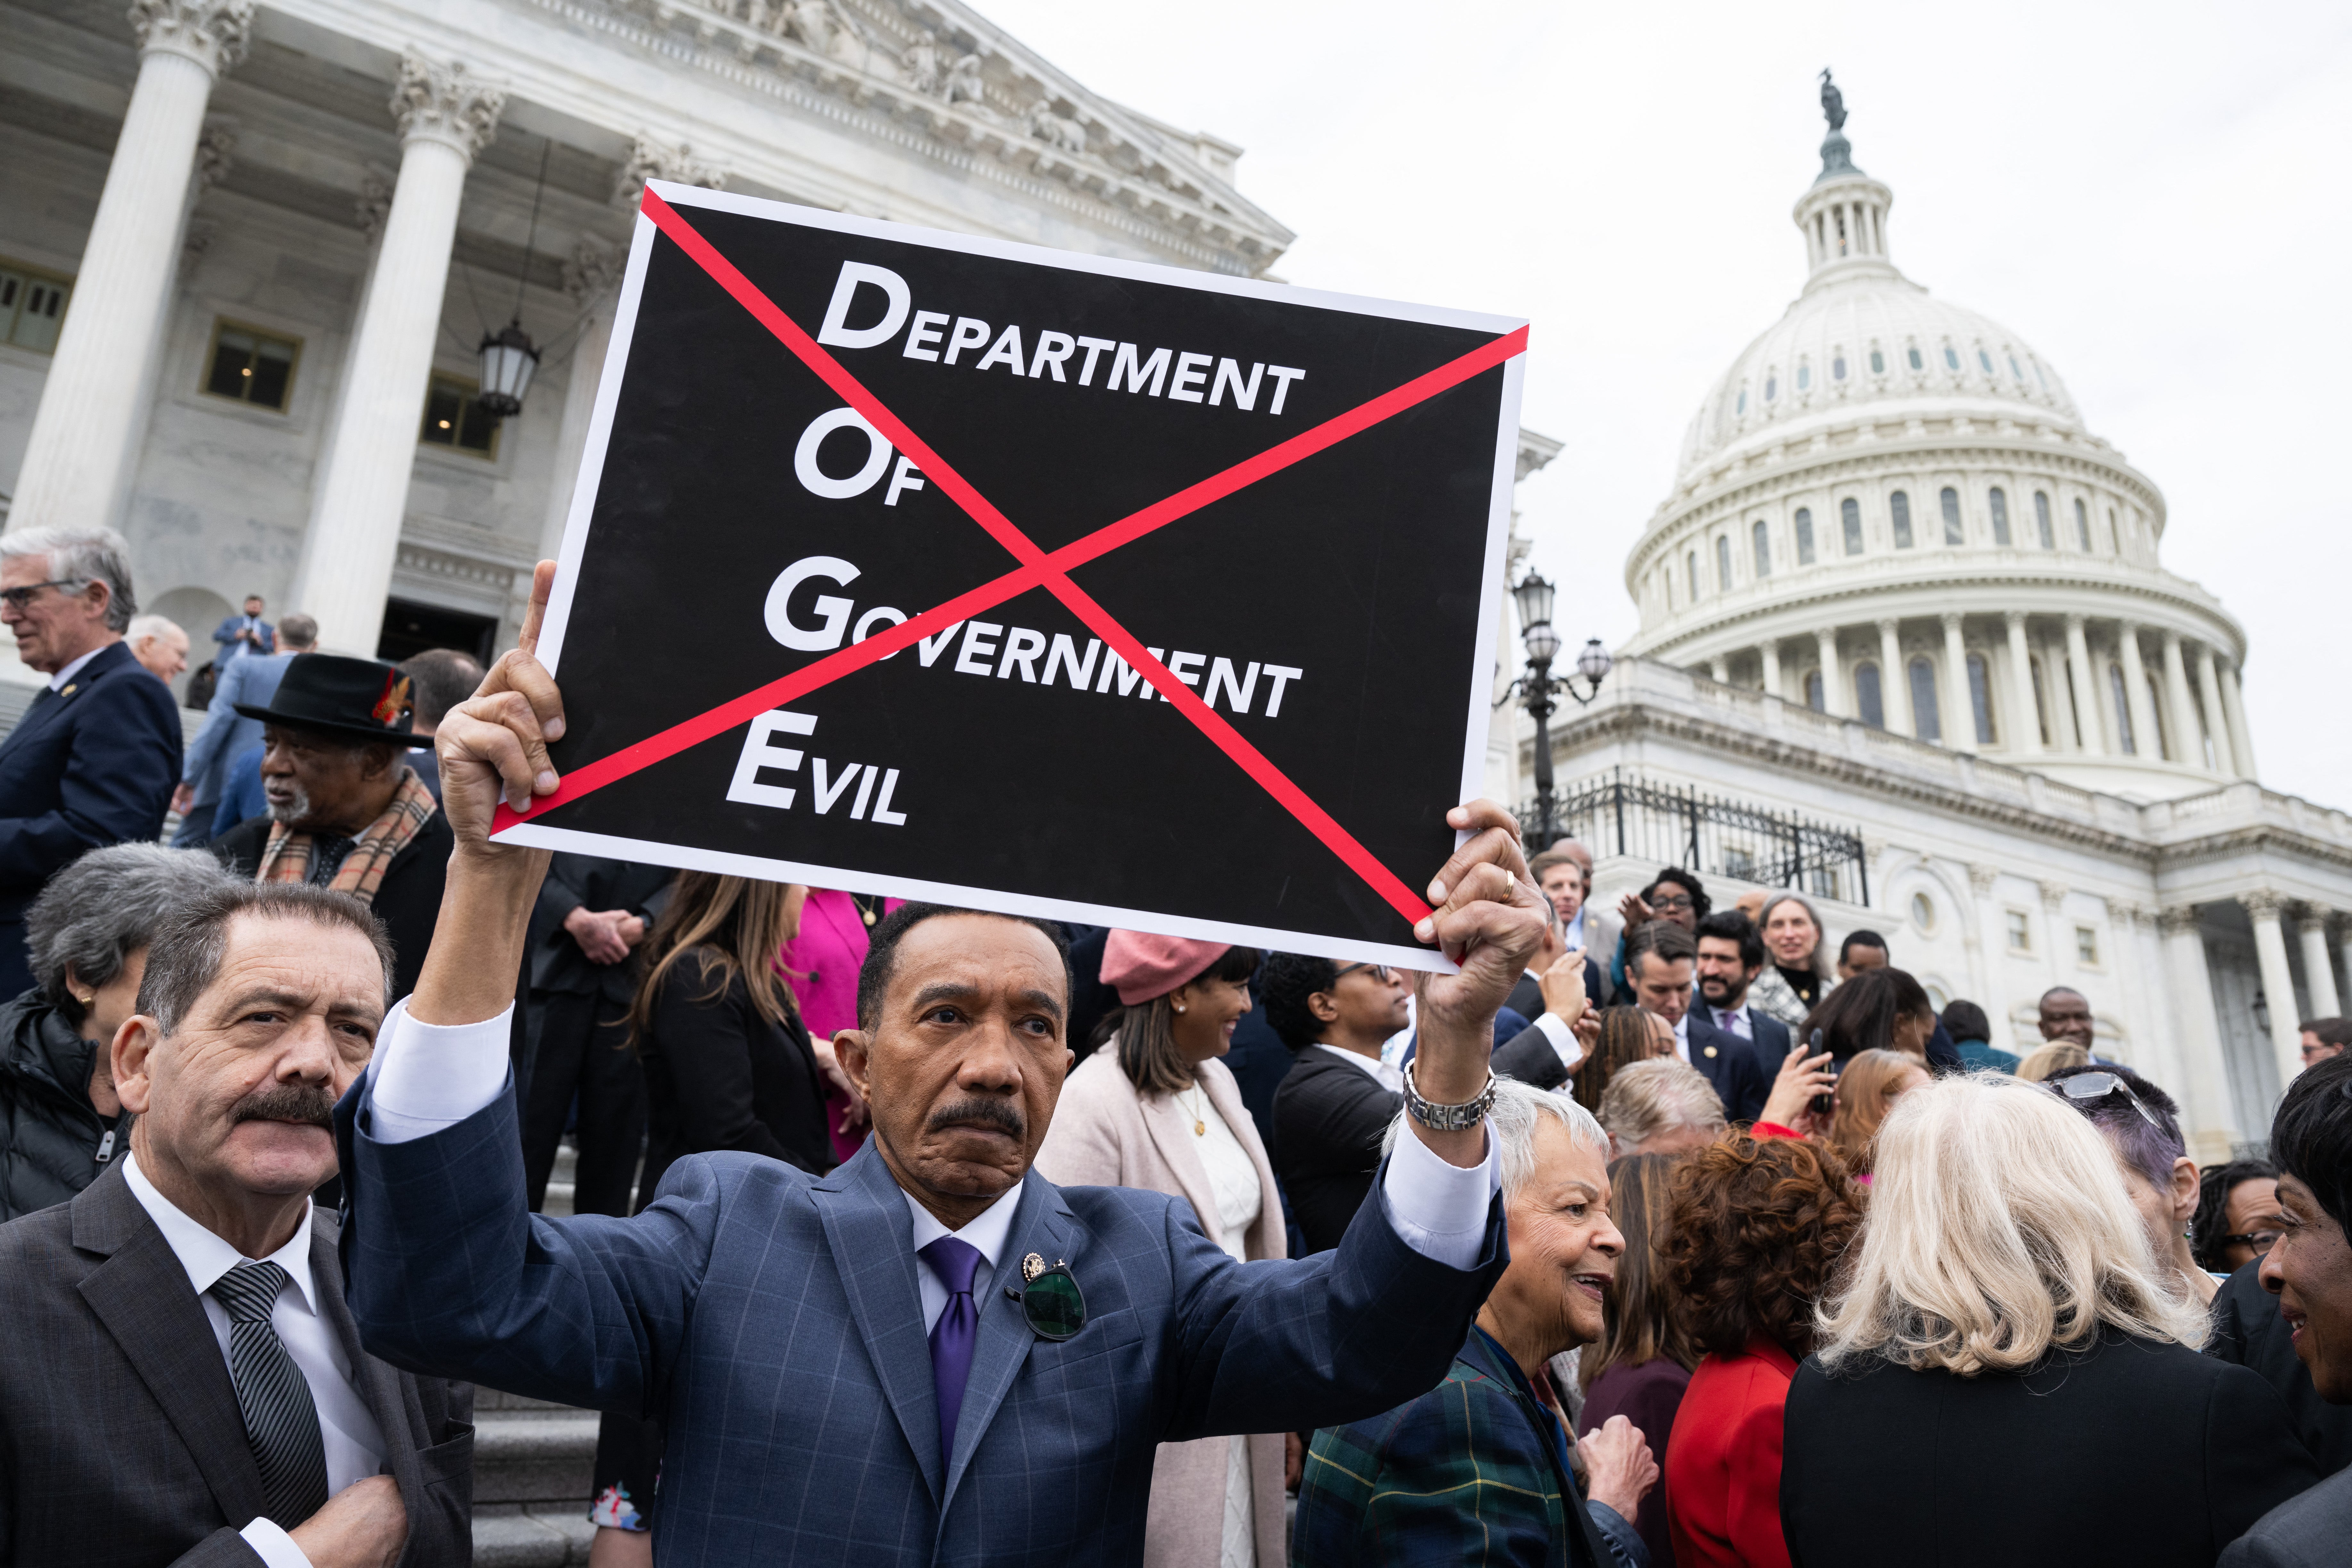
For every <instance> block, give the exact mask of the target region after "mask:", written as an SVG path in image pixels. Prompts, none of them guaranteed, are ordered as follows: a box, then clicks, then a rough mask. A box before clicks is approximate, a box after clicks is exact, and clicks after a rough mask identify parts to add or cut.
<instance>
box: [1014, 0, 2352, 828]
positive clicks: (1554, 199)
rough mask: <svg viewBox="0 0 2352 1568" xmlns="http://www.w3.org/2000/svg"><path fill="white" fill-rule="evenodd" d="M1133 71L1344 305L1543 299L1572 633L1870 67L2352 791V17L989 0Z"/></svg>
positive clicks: (1784, 252) (1893, 121)
mask: <svg viewBox="0 0 2352 1568" xmlns="http://www.w3.org/2000/svg"><path fill="white" fill-rule="evenodd" d="M978 3H979V4H980V5H981V6H982V10H983V12H984V14H985V15H987V16H989V17H990V18H991V19H992V20H993V21H995V22H997V23H999V24H1001V25H1002V26H1004V27H1006V28H1007V29H1008V30H1009V31H1011V32H1012V33H1013V35H1014V36H1016V37H1019V38H1021V39H1022V40H1023V41H1024V42H1025V43H1027V44H1029V45H1030V46H1031V47H1034V48H1036V49H1038V50H1039V51H1040V52H1042V53H1043V54H1045V56H1046V58H1049V59H1052V60H1053V61H1054V62H1055V64H1057V65H1059V66H1061V67H1062V68H1065V69H1066V70H1068V71H1070V72H1071V73H1073V74H1074V75H1076V77H1077V78H1078V79H1080V80H1082V81H1084V82H1086V83H1087V85H1088V86H1089V87H1090V88H1092V89H1095V90H1097V91H1099V92H1102V93H1105V94H1107V95H1108V96H1110V97H1112V98H1114V99H1117V100H1121V101H1124V102H1126V103H1129V104H1132V105H1133V106H1135V107H1136V108H1139V109H1141V110H1145V111H1146V112H1148V113H1150V114H1153V115H1156V116H1158V117H1159V118H1160V119H1162V120H1165V121H1170V122H1171V123H1173V124H1176V125H1179V126H1184V127H1188V128H1189V127H1198V128H1200V129H1203V130H1207V131H1212V132H1215V133H1217V134H1218V135H1220V136H1223V137H1224V138H1226V139H1227V140H1229V141H1233V142H1240V143H1241V144H1242V145H1243V146H1244V147H1245V148H1247V149H1248V152H1247V153H1246V154H1245V155H1244V158H1243V160H1242V163H1241V170H1240V184H1241V187H1242V189H1243V190H1244V192H1246V193H1247V194H1248V195H1250V197H1251V198H1252V199H1253V200H1255V201H1256V202H1258V203H1259V204H1260V205H1263V206H1265V208H1266V209H1267V210H1268V211H1270V212H1271V213H1273V214H1274V216H1276V218H1278V219H1280V220H1281V221H1282V222H1283V223H1285V224H1286V225H1287V226H1290V227H1291V228H1293V229H1295V230H1297V234H1298V240H1297V244H1296V245H1295V246H1294V247H1293V248H1292V249H1291V251H1290V252H1289V254H1288V255H1287V256H1286V257H1285V258H1283V259H1282V260H1281V261H1280V262H1279V263H1277V264H1276V268H1275V271H1276V273H1277V275H1279V276H1281V277H1284V278H1286V279H1289V280H1290V281H1292V282H1295V283H1301V284H1308V285H1313V286H1315V287H1318V288H1327V289H1345V290H1349V291H1352V292H1356V293H1363V294H1372V295H1380V296H1385V297H1389V298H1393V299H1402V300H1416V301H1426V302H1429V303H1434V304H1444V305H1455V306H1461V307H1465V308H1470V309H1476V310H1494V311H1497V312H1505V313H1509V314H1514V315H1520V316H1526V317H1528V318H1529V319H1531V320H1532V321H1533V322H1534V333H1533V338H1532V351H1531V353H1530V358H1529V364H1528V382H1527V402H1526V407H1525V411H1524V419H1525V423H1526V424H1527V425H1528V426H1529V427H1531V428H1533V429H1536V430H1538V431H1541V432H1543V433H1544V434H1546V435H1548V436H1552V437H1558V438H1559V439H1561V440H1563V441H1565V442H1566V443H1567V449H1566V451H1564V452H1563V453H1562V454H1561V456H1560V458H1559V459H1558V460H1557V461H1556V462H1554V463H1553V464H1552V466H1551V468H1549V469H1548V470H1547V471H1545V472H1544V473H1542V474H1540V475H1538V476H1537V477H1536V478H1535V479H1530V480H1529V481H1528V483H1527V484H1526V485H1524V486H1523V487H1521V489H1520V504H1521V507H1522V509H1523V513H1524V517H1523V521H1522V527H1523V528H1524V529H1525V530H1526V531H1528V532H1529V533H1530V534H1531V535H1532V536H1533V537H1534V539H1535V541H1536V551H1535V559H1536V563H1537V565H1538V567H1539V568H1540V569H1541V570H1542V571H1543V572H1544V573H1545V574H1547V575H1550V576H1553V577H1557V578H1563V579H1571V580H1581V581H1584V582H1587V583H1589V584H1590V586H1589V588H1588V589H1587V591H1586V592H1585V594H1584V596H1583V600H1582V605H1581V609H1582V613H1583V615H1584V617H1585V618H1584V619H1583V620H1582V622H1581V623H1579V621H1578V620H1577V619H1576V617H1575V616H1574V615H1572V614H1571V613H1570V612H1567V611H1565V610H1564V611H1563V613H1562V615H1561V616H1560V619H1561V620H1562V621H1563V623H1565V624H1563V626H1562V627H1561V629H1562V631H1563V632H1564V633H1565V634H1567V636H1568V637H1569V638H1570V642H1571V643H1574V642H1576V641H1580V640H1581V639H1582V638H1584V637H1588V636H1599V637H1604V638H1607V639H1608V640H1610V641H1611V642H1612V643H1614V642H1616V641H1618V640H1620V639H1622V638H1623V637H1626V636H1628V635H1629V634H1630V633H1631V632H1632V631H1633V628H1634V626H1635V617H1634V612H1633V604H1632V601H1631V600H1630V599H1629V598H1628V597H1627V595H1626V594H1625V591H1624V575H1623V572H1624V560H1625V554H1626V552H1627V550H1628V548H1629V547H1630V546H1631V545H1632V544H1633V541H1634V539H1635V538H1636V536H1637V535H1638V534H1639V533H1640V531H1641V529H1642V526H1643V523H1644V521H1646V520H1647V519H1648V518H1649V516H1650V514H1651V513H1652V511H1653V510H1654V509H1655V508H1656V506H1657V504H1658V501H1659V500H1660V499H1661V498H1663V497H1664V494H1665V493H1666V490H1667V488H1668V487H1669V485H1670V484H1671V483H1672V482H1673V479H1674V472H1673V470H1674V463H1675V456H1676V454H1677V452H1678V451H1679V449H1680V445H1681V439H1682V433H1683V430H1684V427H1685V426H1686V425H1687V424H1688V423H1689V420H1690V417H1691V415H1692V414H1693V413H1694V412H1695V411H1696V409H1697V407H1698V405H1699V402H1700V400H1701V398H1702V397H1704V396H1705V395H1706V391H1707V389H1708V387H1709V386H1710V385H1711V384H1713V382H1714V381H1715V379H1716V378H1717V376H1719V375H1720V374H1722V373H1723V371H1724V370H1725V369H1726V368H1727V366H1728V365H1729V364H1730V363H1731V361H1732V359H1733V357H1734V356H1735V355H1736V354H1738V352H1739V351H1740V350H1741V349H1742V348H1743V347H1745V346H1746V344H1747V343H1748V340H1749V339H1751V338H1752V337H1754V336H1755V335H1756V334H1757V333H1759V332H1760V331H1763V330H1764V329H1765V328H1766V327H1767V326H1769V325H1770V324H1771V322H1772V321H1775V320H1776V319H1778V318H1779V316H1780V312H1781V311H1782V310H1784V309H1785V308H1786V306H1787V305H1788V303H1789V301H1790V300H1791V299H1793V298H1794V297H1795V295H1796V292H1797V290H1798V289H1799V288H1800V287H1801V284H1802V283H1803V281H1804V251H1803V248H1802V241H1801V239H1800V237H1799V236H1798V234H1797V231H1796V229H1795V226H1793V225H1792V224H1791V223H1790V219H1789V209H1790V206H1791V205H1792V204H1793V203H1794V202H1795V201H1796V199H1797V197H1798V196H1799V195H1801V194H1802V193H1803V191H1804V189H1805V187H1806V186H1807V185H1808V184H1811V181H1812V178H1813V175H1814V174H1815V173H1816V172H1817V171H1818V170H1819V169H1820V166H1821V163H1820V157H1819V152H1818V150H1819V147H1820V144H1821V140H1822V132H1823V130H1824V127H1823V125H1822V118H1821V109H1820V105H1819V103H1818V101H1817V100H1816V97H1815V93H1816V90H1817V89H1816V84H1815V80H1814V76H1815V73H1816V72H1818V71H1819V70H1820V69H1821V68H1822V67H1823V66H1830V67H1833V68H1835V70H1836V72H1837V79H1838V82H1839V85H1840V87H1841V88H1842V89H1843V91H1844V93H1845V100H1846V107H1847V110H1848V111H1849V113H1850V115H1851V119H1850V120H1849V121H1847V124H1846V134H1847V135H1848V136H1849V137H1850V138H1851V139H1852V140H1853V157H1854V162H1855V163H1858V164H1860V165H1861V166H1862V167H1863V168H1864V169H1865V170H1867V171H1868V172H1869V173H1870V174H1874V175H1875V176H1877V177H1878V178H1879V179H1881V180H1884V181H1885V182H1886V183H1887V184H1889V185H1891V186H1892V187H1893V188H1894V191H1895V207H1894V211H1893V213H1892V215H1891V216H1890V218H1889V220H1888V225H1887V229H1888V235H1887V237H1888V243H1889V247H1890V248H1891V250H1892V252H1893V259H1894V260H1895V264H1896V265H1897V266H1899V267H1901V268H1903V269H1904V271H1905V272H1906V274H1908V275H1909V276H1910V277H1911V278H1912V279H1913V280H1915V281H1916V282H1918V283H1921V284H1924V285H1926V286H1927V288H1929V289H1933V290H1935V291H1936V292H1937V294H1939V295H1942V296H1945V297H1947V298H1949V299H1951V300H1955V301H1957V302H1958V303H1960V304H1963V305H1967V306H1969V307H1972V308H1973V309H1976V310H1980V311H1982V312H1984V313H1985V314H1987V315H1989V316H1990V317H1992V318H1993V319H1994V320H1995V321H2000V322H2001V323H2003V324H2004V325H2006V326H2008V327H2010V328H2011V330H2012V331H2015V332H2017V333H2018V334H2019V336H2020V337H2021V338H2022V340H2023V341H2024V342H2028V343H2031V344H2032V345H2033V346H2034V348H2035V349H2036V350H2038V351H2039V352H2040V353H2042V356H2043V357H2044V358H2045V359H2047V360H2048V361H2049V362H2050V363H2053V364H2054V365H2055V366H2056V367H2057V368H2058V370H2059V372H2060V373H2061V374H2063V376H2064V377H2065V378H2066V381H2067V384H2068V386H2069V388H2070V389H2071V390H2072V392H2073V393H2074V399H2075V402H2076V403H2077V405H2079V406H2080V407H2081V408H2082V410H2083V412H2084V417H2085V419H2086V420H2087V421H2088V423H2089V425H2090V427H2091V428H2092V429H2093V430H2095V432H2097V433H2098V434H2099V435H2101V436H2103V437H2105V438H2106V439H2108V440H2109V441H2112V442H2113V443H2115V445H2116V447H2119V448H2120V449H2121V450H2122V452H2123V453H2124V455H2125V457H2126V458H2127V459H2128V460H2129V461H2130V462H2131V463H2132V464H2133V465H2134V466H2136V467H2137V468H2139V469H2140V470H2141V471H2142V472H2144V473H2146V474H2147V475H2148V476H2149V477H2150V478H2151V479H2154V480H2155V481H2156V483H2157V484H2158V487H2159V488H2161V489H2162V490H2163V492H2164V494H2165V497H2166V500H2167V501H2168V505H2169V509H2170V521H2169V529H2168V533H2167V535H2166V537H2165V540H2164V545H2163V552H2164V559H2165V562H2166V563H2167V565H2168V566H2169V567H2170V569H2171V570H2172V571H2174V572H2177V573H2179V574H2183V575H2185V576H2188V577H2191V578H2194V579H2195V580H2197V581H2198V582H2200V583H2202V584H2205V586H2206V587H2208V588H2210V589H2211V590H2212V591H2213V592H2215V593H2216V594H2218V595H2221V599H2222V600H2223V602H2224V603H2225V604H2226V605H2228V607H2229V608H2230V610H2231V612H2232V613H2234V614H2235V615H2236V616H2238V618H2239V620H2240V621H2241V622H2242V623H2243V624H2244V625H2245V626H2246V627H2247V628H2248V630H2249V632H2250V634H2251V637H2252V652H2251V653H2250V655H2249V657H2248V659H2247V666H2246V692H2247V701H2248V705H2249V708H2250V710H2251V722H2252V727H2253V733H2254V748H2255V754H2256V757H2257V759H2258V761H2259V763H2260V764H2261V771H2262V776H2263V782H2264V783H2265V784H2269V785H2270V786H2271V787H2272V788H2274V789H2280V790H2285V791H2288V792H2290V793H2293V794H2296V795H2305V796H2306V797H2309V798H2311V799H2314V800H2316V801H2320V802H2323V803H2326V804H2327V805H2337V806H2344V807H2352V779H2347V776H2346V775H2347V762H2352V741H2347V691H2346V687H2347V681H2352V655H2347V651H2346V650H2347V627H2352V543H2347V531H2348V530H2352V502H2347V487H2352V473H2347V463H2346V461H2345V454H2346V453H2347V450H2352V395H2347V385H2352V303H2347V300H2352V290H2348V289H2347V270H2352V268H2347V262H2352V171H2347V158H2348V156H2352V6H2347V5H2342V4H2341V3H2340V0H2339V3H2337V4H2334V5H2232V6H2221V5H2204V6H2190V5H2175V4H2150V3H2143V4H2140V5H2133V6H2121V5H2114V4H2107V5H2080V4H2057V3H2053V0H2033V3H2031V4H2019V3H2015V0H1990V3H1979V4H1974V5H1969V6H1966V7H1963V8H1960V9H1958V10H1955V9H1953V8H1952V7H1948V6H1923V5H1907V6H1895V5H1838V4H1797V5H1790V4H1783V5H1676V6H1626V5H1587V4H1579V5H1558V4H1554V5H1542V4H1532V3H1514V0H1453V3H1452V4H1449V5H1427V4H1423V5H1395V4H1386V3H1381V4H1372V3H1363V4H1346V5H1342V4H1338V3H1327V4H1316V5H1307V4H1300V3H1297V0H1246V3H1244V0H978Z"/></svg>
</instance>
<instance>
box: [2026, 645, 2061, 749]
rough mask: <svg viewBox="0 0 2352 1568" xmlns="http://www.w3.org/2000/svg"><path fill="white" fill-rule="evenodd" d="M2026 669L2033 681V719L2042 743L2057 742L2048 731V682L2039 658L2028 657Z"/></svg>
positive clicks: (2051, 744) (2045, 745) (2052, 744)
mask: <svg viewBox="0 0 2352 1568" xmlns="http://www.w3.org/2000/svg"><path fill="white" fill-rule="evenodd" d="M2026 669H2027V671H2028V673H2029V674H2031V676H2032V681H2033V721H2034V722H2035V724H2036V725H2038V726H2039V727H2040V729H2041V731H2042V745H2043V746H2044V747H2045V748H2046V747H2050V746H2054V745H2056V744H2057V743H2058V742H2057V741H2056V739H2055V738H2054V737H2053V735H2052V734H2051V732H2050V682H2049V676H2048V674H2047V672H2046V671H2044V670H2043V669H2042V660H2041V659H2040V658H2028V659H2027V660H2026Z"/></svg>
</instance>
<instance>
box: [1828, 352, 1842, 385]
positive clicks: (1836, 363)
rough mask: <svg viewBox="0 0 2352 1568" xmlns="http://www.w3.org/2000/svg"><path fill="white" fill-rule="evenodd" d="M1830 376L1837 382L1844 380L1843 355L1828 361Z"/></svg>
mask: <svg viewBox="0 0 2352 1568" xmlns="http://www.w3.org/2000/svg"><path fill="white" fill-rule="evenodd" d="M1830 374H1831V375H1832V377H1834V378H1835V379H1837V380H1839V381H1843V380H1844V379H1845V355H1843V354H1840V355H1838V356H1837V358H1835V359H1833V360H1832V361H1830Z"/></svg>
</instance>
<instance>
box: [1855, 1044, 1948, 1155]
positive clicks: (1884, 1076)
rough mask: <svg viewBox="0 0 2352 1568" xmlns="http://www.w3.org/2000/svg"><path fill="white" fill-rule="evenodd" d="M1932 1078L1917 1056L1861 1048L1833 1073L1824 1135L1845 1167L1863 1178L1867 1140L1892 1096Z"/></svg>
mask: <svg viewBox="0 0 2352 1568" xmlns="http://www.w3.org/2000/svg"><path fill="white" fill-rule="evenodd" d="M1931 1081H1933V1080H1932V1079H1930V1078H1929V1077H1928V1073H1927V1068H1926V1067H1924V1066H1922V1065H1921V1063H1920V1059H1919V1058H1917V1057H1915V1056H1912V1055H1910V1054H1908V1053H1907V1052H1904V1051H1864V1052H1862V1053H1861V1054H1860V1055H1859V1056H1856V1057H1855V1058H1853V1060H1852V1061H1850V1062H1848V1063H1846V1064H1845V1071H1843V1072H1842V1073H1840V1074H1839V1075H1838V1080H1837V1090H1836V1093H1837V1099H1836V1102H1835V1108H1834V1109H1833V1110H1832V1111H1831V1112H1830V1130H1829V1140H1830V1142H1832V1143H1834V1144H1836V1145H1837V1148H1838V1152H1839V1153H1841V1154H1843V1155H1844V1156H1845V1163H1846V1169H1848V1170H1850V1171H1852V1172H1853V1173H1854V1174H1855V1176H1856V1177H1857V1178H1858V1179H1860V1180H1862V1181H1865V1182H1867V1181H1869V1180H1870V1175H1869V1172H1870V1170H1871V1167H1872V1164H1873V1158H1872V1156H1873V1154H1874V1148H1873V1145H1874V1144H1875V1143H1876V1142H1877V1140H1878V1130H1879V1128H1880V1127H1882V1126H1884V1125H1885V1121H1886V1118H1887V1114H1888V1112H1890V1111H1892V1110H1894V1109H1895V1101H1896V1100H1899V1099H1901V1098H1902V1097H1903V1096H1904V1095H1906V1094H1908V1093H1909V1092H1911V1091H1912V1090H1913V1089H1921V1088H1924V1087H1926V1086H1927V1084H1928V1083H1929V1082H1931Z"/></svg>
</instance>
